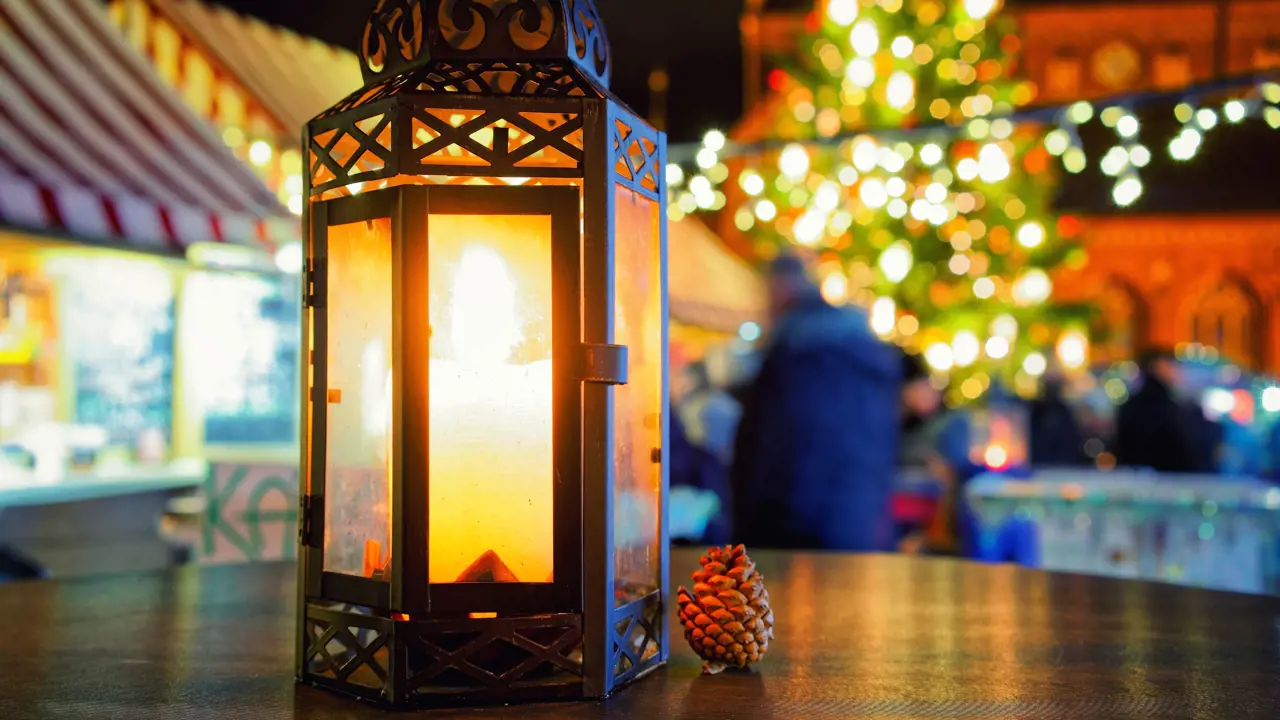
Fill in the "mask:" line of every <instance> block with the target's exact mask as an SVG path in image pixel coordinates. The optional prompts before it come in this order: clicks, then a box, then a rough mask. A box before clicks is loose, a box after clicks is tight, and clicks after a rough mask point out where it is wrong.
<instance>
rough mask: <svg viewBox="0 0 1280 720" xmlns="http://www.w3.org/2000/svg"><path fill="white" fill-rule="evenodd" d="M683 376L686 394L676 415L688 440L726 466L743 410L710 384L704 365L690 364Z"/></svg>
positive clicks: (727, 395) (725, 393) (726, 394)
mask: <svg viewBox="0 0 1280 720" xmlns="http://www.w3.org/2000/svg"><path fill="white" fill-rule="evenodd" d="M685 375H686V377H687V382H688V387H689V390H688V392H687V393H686V394H685V396H684V397H683V398H682V399H681V402H680V407H679V412H680V418H681V421H682V422H683V423H684V427H685V431H686V432H687V433H688V436H689V440H690V442H692V443H693V444H694V445H697V446H699V447H701V448H702V449H704V450H706V451H707V452H709V453H711V454H712V455H714V456H715V457H716V458H717V459H719V460H720V462H722V463H724V464H725V465H726V466H727V465H728V464H729V461H730V458H731V457H732V456H733V439H734V434H735V433H736V432H737V429H738V420H739V419H740V418H741V416H742V407H741V405H739V404H738V401H737V400H735V399H734V398H733V396H731V395H730V394H729V393H727V392H725V391H724V390H722V389H720V388H719V387H717V386H716V385H714V384H712V382H711V373H710V371H709V370H708V368H707V364H706V363H705V362H702V361H698V362H694V363H690V364H689V366H688V367H687V368H685Z"/></svg>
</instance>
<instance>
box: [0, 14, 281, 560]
mask: <svg viewBox="0 0 1280 720" xmlns="http://www.w3.org/2000/svg"><path fill="white" fill-rule="evenodd" d="M297 232H298V230H297V225H296V219H294V218H292V217H291V216H290V215H289V214H288V213H287V212H286V211H285V210H284V208H283V207H282V206H281V205H280V204H279V203H278V202H277V200H276V199H275V198H274V197H273V195H272V194H271V193H270V192H268V191H267V190H266V188H264V187H263V186H262V184H261V182H260V181H258V179H257V178H255V177H254V175H253V174H252V173H251V172H249V170H248V169H247V168H245V167H244V166H243V165H242V164H241V163H239V162H238V161H237V160H236V159H235V158H234V157H233V156H232V155H231V154H230V153H229V152H228V151H227V150H226V148H225V147H223V145H222V143H221V141H220V139H219V138H218V137H217V135H216V134H215V133H214V132H213V131H212V129H210V128H209V127H208V126H207V125H206V124H204V122H203V121H202V120H201V119H200V118H198V117H197V116H195V115H194V114H193V113H192V112H191V111H190V110H189V109H187V108H186V107H185V106H184V105H183V104H182V102H181V101H180V100H179V99H178V98H177V97H176V96H175V95H174V94H173V93H172V92H171V91H170V90H169V88H167V87H166V86H165V85H164V84H163V83H162V82H161V81H160V79H159V78H158V77H157V76H156V75H155V74H154V72H153V71H152V69H151V68H150V67H149V66H148V65H147V64H146V63H145V62H144V61H143V60H142V58H140V57H138V56H137V55H135V54H134V53H133V51H132V50H131V49H130V48H129V47H128V46H127V45H126V44H125V43H124V42H123V41H122V40H121V38H120V36H119V34H118V32H117V31H116V30H115V29H114V28H112V27H111V26H110V24H109V23H108V22H107V20H106V17H105V15H104V14H103V12H102V9H101V8H100V7H99V6H98V5H96V4H95V3H92V2H91V1H90V0H48V1H44V2H39V3H36V2H25V1H22V0H5V1H4V2H0V508H4V507H8V508H20V509H9V510H6V511H5V518H4V520H3V521H0V525H3V532H0V543H10V544H16V545H19V546H21V545H22V544H23V542H24V539H23V536H22V533H21V532H19V531H18V530H17V528H21V527H42V528H43V530H41V538H42V541H43V540H49V541H51V542H71V541H72V540H69V538H74V537H75V527H74V525H75V523H67V522H55V521H54V519H52V518H44V520H43V521H42V522H34V523H32V522H25V521H21V519H20V518H19V517H18V515H19V514H20V513H24V514H27V515H29V514H30V513H33V512H37V511H40V512H44V510H41V509H42V508H45V509H47V508H54V507H58V506H63V505H70V504H74V503H75V502H80V501H89V502H96V501H101V500H104V499H105V497H104V496H105V495H111V496H122V495H138V494H139V493H143V492H145V491H147V490H148V488H152V489H155V490H157V491H158V492H162V493H170V492H171V491H172V490H173V489H174V488H175V487H179V486H194V485H197V484H199V483H201V482H202V481H203V479H204V470H203V469H202V467H203V466H202V464H201V463H203V462H204V461H206V460H209V459H211V458H215V459H216V458H218V457H226V458H241V457H255V458H263V459H265V460H278V459H280V458H284V457H290V458H293V457H296V452H295V451H294V450H293V448H294V445H295V443H296V440H295V438H296V414H297V412H296V408H297V405H298V389H297V386H298V383H297V380H296V378H297V367H298V365H297V363H298V358H299V351H298V347H297V344H298V343H297V337H298V333H297V331H296V328H297V324H298V322H299V320H298V318H299V311H298V308H297V304H298V303H297V298H298V297H299V295H300V291H299V288H298V284H297V283H298V280H297V277H296V275H295V274H290V273H287V272H282V271H281V270H280V269H279V268H278V267H277V262H276V261H277V259H279V260H281V261H282V262H284V264H285V265H286V266H287V265H288V263H287V259H288V258H287V256H288V254H289V252H290V249H289V246H290V244H291V243H293V244H296V238H297ZM281 250H283V253H281V256H280V257H279V258H277V252H278V251H281ZM290 269H292V270H295V271H296V270H297V268H296V267H294V268H290ZM245 429H247V430H248V432H247V433H246V432H244V430H245ZM153 486H154V487H153ZM95 487H96V488H97V490H93V488H95ZM86 488H88V489H89V494H88V496H86V495H85V491H86ZM108 490H109V491H110V492H107V491H108ZM64 509H65V508H64ZM48 512H54V510H48ZM90 514H92V512H91V513H90ZM156 520H157V519H156V518H155V517H154V515H153V514H152V513H150V511H148V514H147V515H146V517H145V518H143V519H141V520H139V521H138V522H145V523H150V525H151V534H152V535H154V534H155V533H154V526H155V524H156ZM51 527H62V528H63V529H65V530H66V533H65V535H66V537H62V538H52V539H51V538H50V537H49V533H48V532H47V531H48V529H49V528H51ZM79 542H81V544H83V538H80V541H79ZM144 554H145V553H144ZM95 562H97V561H95V560H94V559H93V558H92V557H88V556H77V558H76V559H75V561H74V562H71V563H70V564H69V565H67V566H66V568H65V569H66V570H67V571H69V572H75V571H76V570H77V569H78V568H83V567H92V566H93V564H94V563H95ZM144 564H150V561H148V562H146V563H144ZM126 566H127V563H126ZM112 567H114V568H117V569H119V568H120V567H121V566H120V563H114V564H112Z"/></svg>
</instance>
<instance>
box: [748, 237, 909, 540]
mask: <svg viewBox="0 0 1280 720" xmlns="http://www.w3.org/2000/svg"><path fill="white" fill-rule="evenodd" d="M768 281H769V291H770V304H771V310H772V314H773V324H772V330H771V334H770V338H769V344H768V347H767V350H766V353H765V358H764V361H763V363H762V364H761V366H760V370H759V372H758V374H757V376H756V379H755V381H754V383H753V384H752V385H751V386H750V387H749V389H748V391H747V392H746V393H744V401H745V404H744V408H743V414H742V419H741V421H740V423H739V426H738V433H737V438H736V441H735V449H734V455H733V470H732V475H731V477H732V485H733V495H734V497H733V504H734V512H733V533H734V539H735V541H736V542H742V543H745V544H747V545H748V546H753V547H771V548H804V549H828V550H845V551H877V550H884V549H888V548H890V547H891V546H892V542H893V537H892V535H893V524H892V518H891V516H890V492H891V490H892V486H893V481H894V476H895V473H896V460H897V453H898V439H899V424H898V422H897V418H898V391H899V379H900V373H901V370H900V367H899V363H898V359H897V354H896V350H894V349H892V348H890V347H889V346H888V345H886V344H885V343H883V342H882V341H881V340H880V339H879V338H877V337H876V336H875V335H874V334H873V333H872V332H871V329H870V328H869V327H868V325H867V322H866V320H865V318H864V317H862V316H860V315H858V314H856V313H855V312H853V311H851V310H848V309H845V308H837V307H833V306H832V305H830V304H829V303H827V302H826V301H825V300H823V298H822V295H821V293H820V292H819V290H818V287H817V284H816V283H815V282H814V281H813V279H812V278H811V277H810V276H809V274H808V271H807V269H806V267H805V265H804V263H803V262H802V261H801V260H800V259H799V258H798V257H796V256H794V255H783V256H781V257H779V258H778V259H777V260H776V261H774V263H773V264H772V266H771V267H770V270H769V274H768Z"/></svg>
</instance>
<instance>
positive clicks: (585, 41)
mask: <svg viewBox="0 0 1280 720" xmlns="http://www.w3.org/2000/svg"><path fill="white" fill-rule="evenodd" d="M570 7H571V12H572V16H573V47H574V52H575V54H576V56H577V59H578V64H579V65H581V66H582V67H583V68H585V69H587V70H589V71H590V72H591V74H592V75H593V76H594V77H595V78H596V79H597V80H598V81H599V82H602V83H604V84H606V85H607V84H608V83H609V74H610V72H611V71H612V68H611V67H610V66H609V62H610V58H609V41H608V40H607V39H606V38H605V34H604V24H603V23H601V22H600V16H599V15H598V14H597V13H596V9H595V7H594V6H593V5H592V4H591V3H590V2H586V1H585V0H572V4H571V5H570Z"/></svg>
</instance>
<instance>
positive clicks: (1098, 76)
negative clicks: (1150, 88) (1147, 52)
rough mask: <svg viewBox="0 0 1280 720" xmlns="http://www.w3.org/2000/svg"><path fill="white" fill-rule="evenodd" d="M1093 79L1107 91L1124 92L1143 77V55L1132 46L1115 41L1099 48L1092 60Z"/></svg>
mask: <svg viewBox="0 0 1280 720" xmlns="http://www.w3.org/2000/svg"><path fill="white" fill-rule="evenodd" d="M1090 70H1091V72H1092V74H1093V79H1094V81H1095V82H1097V83H1098V85H1100V86H1102V88H1103V89H1105V90H1124V89H1126V88H1130V87H1133V86H1134V85H1135V84H1137V82H1138V79H1139V78H1140V77H1141V76H1142V55H1141V54H1139V53H1138V50H1137V49H1136V48H1134V47H1133V46H1132V45H1130V44H1128V43H1125V42H1121V41H1119V40H1114V41H1112V42H1109V43H1107V44H1106V45H1103V46H1102V47H1100V48H1098V50H1097V52H1095V53H1094V54H1093V57H1092V58H1091V60H1090Z"/></svg>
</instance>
